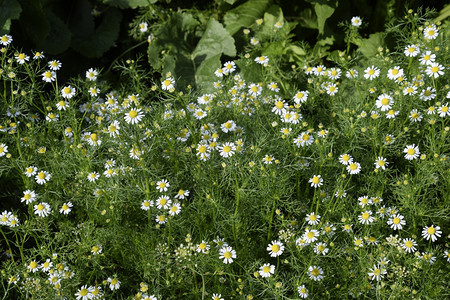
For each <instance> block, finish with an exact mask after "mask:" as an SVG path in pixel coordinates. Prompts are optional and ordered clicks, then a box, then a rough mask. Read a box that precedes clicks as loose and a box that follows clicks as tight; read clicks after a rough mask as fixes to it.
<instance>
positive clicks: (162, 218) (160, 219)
mask: <svg viewBox="0 0 450 300" xmlns="http://www.w3.org/2000/svg"><path fill="white" fill-rule="evenodd" d="M165 219H166V217H165V216H163V215H160V216H158V220H159V221H160V222H163V221H164V220H165Z"/></svg>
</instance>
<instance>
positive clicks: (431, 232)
mask: <svg viewBox="0 0 450 300" xmlns="http://www.w3.org/2000/svg"><path fill="white" fill-rule="evenodd" d="M435 232H436V229H434V227H429V228H428V229H427V233H428V234H430V235H433V234H434V233H435Z"/></svg>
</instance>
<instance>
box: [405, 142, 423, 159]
mask: <svg viewBox="0 0 450 300" xmlns="http://www.w3.org/2000/svg"><path fill="white" fill-rule="evenodd" d="M403 153H405V158H406V159H407V160H413V159H416V158H418V157H419V155H420V151H419V147H418V146H416V145H415V144H412V145H407V146H406V147H405V149H403Z"/></svg>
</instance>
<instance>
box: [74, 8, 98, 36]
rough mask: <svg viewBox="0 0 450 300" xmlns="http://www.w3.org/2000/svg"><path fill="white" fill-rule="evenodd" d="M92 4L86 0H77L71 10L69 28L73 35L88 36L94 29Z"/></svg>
mask: <svg viewBox="0 0 450 300" xmlns="http://www.w3.org/2000/svg"><path fill="white" fill-rule="evenodd" d="M91 11H92V4H91V3H90V2H89V1H88V0H79V1H78V3H77V5H75V7H74V8H73V10H72V12H71V18H70V21H69V29H70V31H71V32H72V34H73V35H74V36H83V37H86V36H89V35H91V34H93V33H94V31H95V23H94V17H93V16H92V14H91Z"/></svg>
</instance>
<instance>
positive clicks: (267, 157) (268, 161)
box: [262, 154, 275, 165]
mask: <svg viewBox="0 0 450 300" xmlns="http://www.w3.org/2000/svg"><path fill="white" fill-rule="evenodd" d="M274 160H275V158H274V157H273V156H270V155H267V154H266V155H265V156H264V158H263V159H262V161H263V163H265V164H266V165H270V164H272V162H273V161H274Z"/></svg>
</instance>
